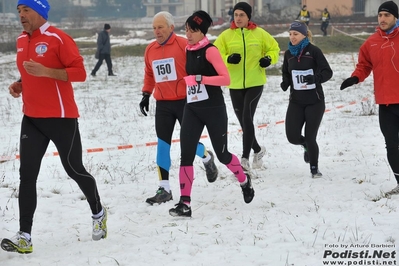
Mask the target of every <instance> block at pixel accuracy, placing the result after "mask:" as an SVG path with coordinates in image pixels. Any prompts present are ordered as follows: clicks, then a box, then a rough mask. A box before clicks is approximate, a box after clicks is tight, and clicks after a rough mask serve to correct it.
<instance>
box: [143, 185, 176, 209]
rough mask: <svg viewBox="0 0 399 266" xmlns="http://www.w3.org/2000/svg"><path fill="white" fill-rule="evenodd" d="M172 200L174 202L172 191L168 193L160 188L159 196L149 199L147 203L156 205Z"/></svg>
mask: <svg viewBox="0 0 399 266" xmlns="http://www.w3.org/2000/svg"><path fill="white" fill-rule="evenodd" d="M170 200H173V196H172V191H170V192H167V191H166V190H165V189H164V188H163V187H159V188H158V190H157V194H155V196H154V197H151V198H148V199H147V200H146V201H145V202H147V203H148V204H151V205H153V204H154V203H158V204H161V203H165V202H167V201H170Z"/></svg>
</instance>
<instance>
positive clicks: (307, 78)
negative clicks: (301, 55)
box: [303, 75, 315, 84]
mask: <svg viewBox="0 0 399 266" xmlns="http://www.w3.org/2000/svg"><path fill="white" fill-rule="evenodd" d="M303 81H304V82H306V84H315V77H314V76H313V75H307V76H304V77H303Z"/></svg>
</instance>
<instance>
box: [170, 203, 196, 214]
mask: <svg viewBox="0 0 399 266" xmlns="http://www.w3.org/2000/svg"><path fill="white" fill-rule="evenodd" d="M169 214H170V215H172V216H174V217H176V216H180V217H191V207H189V206H187V205H186V204H184V203H183V202H182V201H180V202H179V203H177V204H176V205H175V207H174V208H172V209H170V210H169Z"/></svg>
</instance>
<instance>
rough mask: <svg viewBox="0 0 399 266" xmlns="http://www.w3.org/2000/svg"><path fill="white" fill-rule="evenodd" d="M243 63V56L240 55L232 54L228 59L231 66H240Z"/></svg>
mask: <svg viewBox="0 0 399 266" xmlns="http://www.w3.org/2000/svg"><path fill="white" fill-rule="evenodd" d="M240 61H241V55H240V54H231V55H229V57H227V63H229V64H238V63H240Z"/></svg>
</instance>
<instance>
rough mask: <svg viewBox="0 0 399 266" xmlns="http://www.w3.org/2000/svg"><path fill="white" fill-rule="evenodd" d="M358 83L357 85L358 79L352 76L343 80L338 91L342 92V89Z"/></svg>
mask: <svg viewBox="0 0 399 266" xmlns="http://www.w3.org/2000/svg"><path fill="white" fill-rule="evenodd" d="M358 83H359V78H358V77H356V76H353V77H350V78H347V79H345V80H344V82H342V84H341V88H340V89H341V91H342V90H343V89H345V88H348V87H350V86H353V85H355V84H358Z"/></svg>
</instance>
